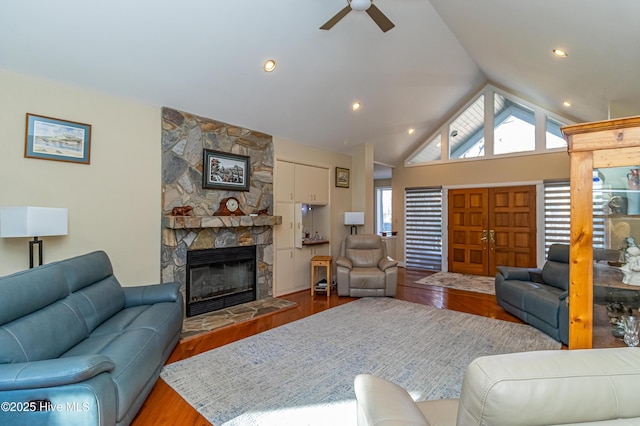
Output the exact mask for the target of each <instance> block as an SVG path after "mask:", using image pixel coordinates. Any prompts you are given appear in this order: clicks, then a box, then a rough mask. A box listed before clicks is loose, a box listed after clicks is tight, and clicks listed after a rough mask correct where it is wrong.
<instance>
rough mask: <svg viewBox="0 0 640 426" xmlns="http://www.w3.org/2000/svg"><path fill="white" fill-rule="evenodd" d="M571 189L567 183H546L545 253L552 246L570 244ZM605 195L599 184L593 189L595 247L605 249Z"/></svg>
mask: <svg viewBox="0 0 640 426" xmlns="http://www.w3.org/2000/svg"><path fill="white" fill-rule="evenodd" d="M570 191H571V187H570V183H569V181H568V180H566V181H545V182H544V249H545V250H544V252H545V258H546V255H547V252H548V250H549V246H550V245H551V244H569V243H570V236H571V218H570V216H571V192H570ZM604 197H605V195H604V194H603V191H602V188H601V186H600V185H598V184H594V188H593V247H594V248H604V246H605V239H604V236H605V232H604V206H605V204H606V203H605V201H604Z"/></svg>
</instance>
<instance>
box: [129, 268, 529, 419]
mask: <svg viewBox="0 0 640 426" xmlns="http://www.w3.org/2000/svg"><path fill="white" fill-rule="evenodd" d="M430 274H431V272H425V271H414V270H406V269H404V268H399V274H398V291H397V294H396V298H397V299H400V300H406V301H408V302H414V303H421V304H424V305H430V306H434V307H436V308H441V309H451V310H455V311H459V312H467V313H470V314H475V315H481V316H485V317H489V318H496V319H501V320H506V321H512V322H517V323H521V321H520V320H519V319H517V318H515V317H513V316H511V315H510V314H508V313H506V312H505V311H504V310H502V308H500V307H499V306H498V305H497V304H496V301H495V296H493V295H487V294H481V293H472V292H467V291H462V290H453V289H446V288H441V287H435V286H427V285H422V284H414V282H415V281H417V280H419V279H420V278H422V277H424V276H426V275H430ZM282 298H284V299H287V300H291V301H294V302H296V303H297V304H298V305H297V306H296V307H294V308H291V309H288V310H284V311H278V312H274V313H272V314H267V315H264V316H262V317H258V318H255V319H252V320H249V321H246V322H243V323H239V324H235V325H231V326H227V327H223V328H220V329H217V330H213V331H210V332H208V333H205V334H202V335H198V336H193V337H190V338H187V339H184V340H181V341H180V342H179V343H178V345H177V346H176V348H175V350H174V351H173V353H172V354H171V356H170V357H169V360H168V361H167V363H171V362H175V361H178V360H181V359H185V358H188V357H191V356H194V355H197V354H199V353H202V352H205V351H208V350H210V349H213V348H217V347H219V346H223V345H225V344H227V343H231V342H234V341H236V340H240V339H243V338H245V337H248V336H252V335H254V334H257V333H260V332H262V331H266V330H269V329H270V328H274V327H277V326H279V325H282V324H286V323H288V322H291V321H295V320H297V319H300V318H304V317H307V316H309V315H313V314H315V313H318V312H321V311H323V310H325V309H328V308H331V307H334V306H338V305H342V304H344V303H348V302H351V301H353V300H356V299H353V298H349V297H338V296H337V295H336V294H332V295H331V298H330V299H329V300H327V297H326V296H325V295H324V294H317V295H316V296H314V297H312V296H311V294H310V291H302V292H298V293H293V294H290V295H287V296H283V297H282ZM177 424H179V425H210V424H211V423H209V422H208V421H207V420H206V419H205V418H204V417H202V416H201V415H200V414H199V413H198V412H197V411H196V410H195V409H193V408H192V407H191V406H190V405H189V404H187V403H186V402H185V401H184V400H183V399H182V398H181V397H180V396H179V395H178V394H177V393H176V392H175V391H174V390H173V389H172V388H171V387H170V386H169V385H167V384H166V383H165V382H164V381H163V380H162V379H159V380H158V382H157V383H156V385H155V387H154V388H153V390H152V391H151V394H150V395H149V397H148V398H147V400H146V401H145V403H144V404H143V406H142V408H141V409H140V412H139V413H138V415H137V417H136V418H135V419H134V420H133V422H132V425H134V426H142V425H177Z"/></svg>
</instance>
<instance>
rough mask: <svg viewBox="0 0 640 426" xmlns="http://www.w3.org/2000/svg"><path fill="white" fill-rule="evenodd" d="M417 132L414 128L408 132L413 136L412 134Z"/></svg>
mask: <svg viewBox="0 0 640 426" xmlns="http://www.w3.org/2000/svg"><path fill="white" fill-rule="evenodd" d="M415 131H416V129H414V128H413V127H412V128H410V129H409V130H407V133H409V134H410V135H412V134H413V132H415Z"/></svg>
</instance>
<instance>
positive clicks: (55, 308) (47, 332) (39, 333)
mask: <svg viewBox="0 0 640 426" xmlns="http://www.w3.org/2000/svg"><path fill="white" fill-rule="evenodd" d="M68 302H69V299H68V298H65V299H63V300H60V301H57V302H55V303H53V304H51V305H49V306H47V307H45V308H42V309H40V310H38V311H37V312H33V313H31V314H29V315H25V316H24V317H22V318H19V319H17V320H15V321H12V322H10V323H8V324H4V325H3V326H2V327H1V328H0V348H2V350H1V351H0V363H13V362H28V361H39V360H44V359H51V358H57V357H59V356H60V355H61V354H63V353H64V352H65V351H67V350H69V349H70V348H71V347H73V346H74V345H75V344H77V343H78V342H80V341H82V340H83V339H85V338H86V337H87V336H88V334H89V332H88V330H87V325H86V323H85V322H84V320H83V319H82V317H81V316H80V314H79V312H78V311H77V310H76V309H75V308H74V306H73V305H72V304H70V303H68Z"/></svg>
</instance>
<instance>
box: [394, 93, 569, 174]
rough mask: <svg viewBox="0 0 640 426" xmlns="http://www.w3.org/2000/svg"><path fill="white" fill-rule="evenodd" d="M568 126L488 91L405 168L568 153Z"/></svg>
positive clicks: (519, 101) (516, 100)
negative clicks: (565, 133) (564, 130)
mask: <svg viewBox="0 0 640 426" xmlns="http://www.w3.org/2000/svg"><path fill="white" fill-rule="evenodd" d="M487 104H488V105H487ZM487 124H489V126H490V127H489V130H490V131H487V128H488V127H487ZM567 124H571V122H570V121H568V120H563V119H561V118H560V117H557V116H555V115H553V114H551V113H549V112H548V111H546V110H544V109H542V108H540V107H537V106H535V105H532V104H530V103H528V102H526V101H524V100H522V99H519V98H517V97H516V96H513V95H511V94H509V93H506V92H504V91H502V90H499V89H497V88H494V87H493V86H491V85H489V86H486V87H485V88H484V89H483V90H482V91H481V92H480V93H479V94H478V95H477V96H476V97H475V98H474V99H473V100H472V101H470V102H469V103H468V104H467V105H466V106H465V107H464V108H462V110H460V111H459V112H458V114H456V115H454V117H453V118H452V119H451V120H449V121H448V122H447V123H446V124H445V125H444V126H442V127H441V128H440V129H438V131H437V132H436V133H435V134H433V135H432V136H430V137H429V138H428V139H427V140H428V142H426V143H425V144H423V145H422V147H420V148H419V149H418V150H417V151H416V152H414V153H413V154H412V155H411V156H410V157H409V159H407V160H406V161H405V165H407V166H411V165H418V164H423V163H429V162H443V161H456V160H461V159H482V158H488V157H496V156H502V155H526V154H534V153H541V152H547V151H549V150H559V149H566V146H567V144H566V141H565V140H564V138H563V137H562V133H561V132H560V128H561V127H562V126H564V125H567ZM543 126H545V127H544V128H543ZM536 127H540V128H541V129H542V130H540V131H536ZM443 144H444V145H445V148H446V149H443V146H442V145H443ZM442 153H444V154H446V158H442V155H443V154H442Z"/></svg>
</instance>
